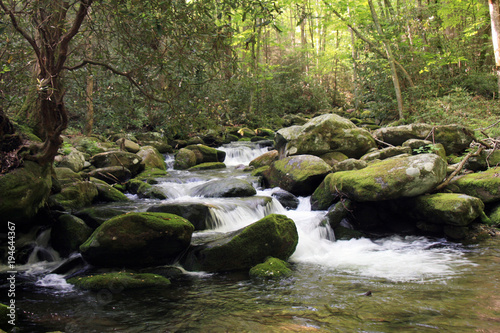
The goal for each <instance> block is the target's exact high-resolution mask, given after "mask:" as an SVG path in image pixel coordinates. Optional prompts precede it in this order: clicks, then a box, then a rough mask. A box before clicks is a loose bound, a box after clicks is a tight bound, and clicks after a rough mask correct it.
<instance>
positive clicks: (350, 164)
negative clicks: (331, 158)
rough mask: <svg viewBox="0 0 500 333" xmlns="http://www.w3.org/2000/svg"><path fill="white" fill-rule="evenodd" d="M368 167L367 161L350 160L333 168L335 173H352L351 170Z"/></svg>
mask: <svg viewBox="0 0 500 333" xmlns="http://www.w3.org/2000/svg"><path fill="white" fill-rule="evenodd" d="M367 166H368V163H366V161H361V160H356V159H354V158H349V159H347V160H345V161H342V162H339V163H337V164H334V165H333V167H332V173H333V172H339V171H351V170H361V169H364V168H366V167H367Z"/></svg>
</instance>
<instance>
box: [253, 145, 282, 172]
mask: <svg viewBox="0 0 500 333" xmlns="http://www.w3.org/2000/svg"><path fill="white" fill-rule="evenodd" d="M278 159H279V154H278V151H277V150H276V149H273V150H270V151H268V152H267V153H264V154H262V155H260V156H259V157H256V158H254V159H253V160H252V161H251V162H250V164H249V165H250V166H252V167H254V168H255V169H258V168H260V167H263V166H268V165H271V164H272V163H273V162H274V161H277V160H278Z"/></svg>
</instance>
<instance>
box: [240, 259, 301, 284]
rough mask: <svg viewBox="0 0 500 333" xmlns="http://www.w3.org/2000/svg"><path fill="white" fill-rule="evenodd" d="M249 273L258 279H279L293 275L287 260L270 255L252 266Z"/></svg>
mask: <svg viewBox="0 0 500 333" xmlns="http://www.w3.org/2000/svg"><path fill="white" fill-rule="evenodd" d="M248 274H249V275H250V277H252V278H257V279H279V278H284V277H288V276H290V275H292V270H291V269H290V264H289V263H287V262H286V261H284V260H281V259H278V258H273V257H269V258H267V259H266V261H265V262H263V263H261V264H258V265H255V266H254V267H252V268H250V271H249V272H248Z"/></svg>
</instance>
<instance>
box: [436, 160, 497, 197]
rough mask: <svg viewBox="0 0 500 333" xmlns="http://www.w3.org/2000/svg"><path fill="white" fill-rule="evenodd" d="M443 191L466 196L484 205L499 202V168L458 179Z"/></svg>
mask: <svg viewBox="0 0 500 333" xmlns="http://www.w3.org/2000/svg"><path fill="white" fill-rule="evenodd" d="M445 190H447V191H450V192H454V193H463V194H467V195H470V196H473V197H476V198H479V199H481V200H482V201H483V202H484V203H489V202H496V201H500V167H496V168H490V169H488V170H486V171H483V172H476V173H471V174H468V175H465V176H462V177H458V178H457V179H455V180H453V181H452V182H451V183H450V184H449V185H448V186H447V187H446V188H445Z"/></svg>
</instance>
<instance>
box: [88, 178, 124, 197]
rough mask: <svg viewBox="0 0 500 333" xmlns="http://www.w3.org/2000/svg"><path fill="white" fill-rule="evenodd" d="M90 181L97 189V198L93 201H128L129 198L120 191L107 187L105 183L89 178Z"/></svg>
mask: <svg viewBox="0 0 500 333" xmlns="http://www.w3.org/2000/svg"><path fill="white" fill-rule="evenodd" d="M90 181H91V182H92V183H94V184H95V186H96V187H97V193H98V194H97V198H96V199H95V200H97V201H101V202H123V201H130V199H129V198H127V196H126V195H125V194H123V193H122V192H121V191H119V190H117V189H116V188H114V187H113V186H111V185H109V184H108V183H106V182H105V181H102V180H100V179H97V178H90Z"/></svg>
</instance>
